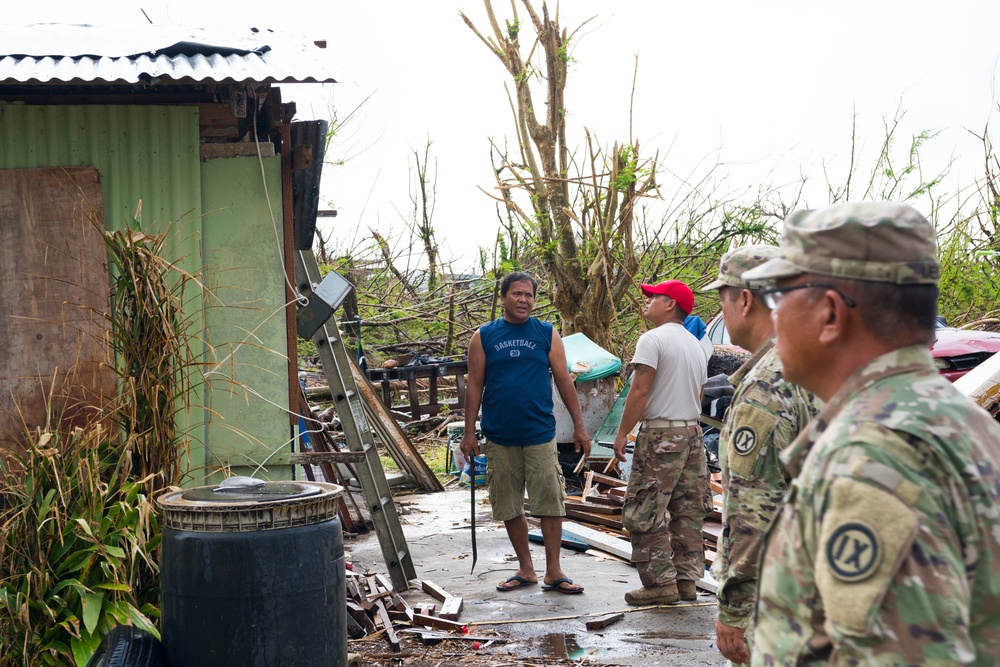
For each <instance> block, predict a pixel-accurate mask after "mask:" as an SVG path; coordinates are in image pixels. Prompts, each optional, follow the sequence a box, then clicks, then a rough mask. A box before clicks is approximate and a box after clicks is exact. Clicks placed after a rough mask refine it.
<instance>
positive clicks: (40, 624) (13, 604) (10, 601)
mask: <svg viewBox="0 0 1000 667" xmlns="http://www.w3.org/2000/svg"><path fill="white" fill-rule="evenodd" d="M104 239H105V243H106V246H107V251H108V260H109V274H110V275H111V299H110V300H109V302H110V307H109V312H107V313H102V314H101V315H103V316H104V317H105V319H106V322H107V332H108V346H109V348H110V351H111V352H113V358H114V359H115V370H116V374H117V382H118V385H117V391H116V395H115V397H114V398H113V399H112V400H111V401H110V402H109V403H108V404H107V405H104V406H102V407H101V408H98V409H95V410H94V411H93V412H92V413H91V414H90V418H89V420H88V421H87V422H86V423H84V424H83V425H78V426H75V427H72V426H68V425H64V424H63V423H61V421H60V415H58V414H53V408H52V407H51V406H52V405H55V404H56V402H53V401H51V400H50V401H49V403H50V408H49V409H50V414H49V416H48V420H47V424H46V427H45V428H40V429H36V430H35V431H34V432H25V433H24V438H23V442H22V443H21V444H23V452H24V453H23V454H15V453H11V454H10V457H9V458H8V459H6V460H2V459H0V482H2V488H0V667H13V666H14V665H26V666H27V665H30V666H32V667H35V666H37V665H52V666H60V667H61V666H73V665H77V666H82V665H85V664H86V663H87V661H88V660H89V658H90V656H91V655H92V653H93V652H94V651H95V650H96V648H97V646H98V645H99V643H100V640H101V638H102V637H103V636H104V635H105V634H107V632H109V631H110V630H111V628H113V627H114V626H116V625H120V624H129V625H136V626H138V627H141V628H144V629H146V630H149V631H150V632H153V633H154V634H156V633H157V630H156V619H157V618H158V617H159V605H160V590H159V565H158V556H157V549H158V546H159V543H160V527H159V523H158V521H157V515H156V512H155V510H154V508H153V505H152V501H151V498H152V496H153V495H154V494H155V493H156V492H157V491H158V490H160V489H163V488H164V487H166V486H170V485H173V484H176V483H177V482H178V481H179V478H180V472H181V470H180V467H181V461H182V456H183V454H184V453H185V442H186V441H185V439H184V437H183V434H182V433H180V432H179V430H178V426H177V419H176V416H177V412H178V410H180V409H183V408H184V407H185V406H186V398H187V394H188V391H189V390H190V386H191V383H190V380H189V378H190V377H191V376H192V370H193V367H194V364H195V362H196V359H195V357H194V354H193V352H192V346H191V345H190V343H189V327H188V322H187V321H186V320H185V318H184V316H183V315H182V304H183V301H184V300H183V295H184V290H185V288H186V287H187V286H188V285H189V284H191V283H192V282H193V281H195V278H194V277H193V276H190V275H188V274H185V273H184V272H182V271H180V270H179V269H178V268H177V267H176V266H174V265H173V264H171V263H169V262H167V261H166V260H165V259H163V252H164V247H165V240H164V239H165V236H150V235H147V234H144V233H143V232H142V231H141V230H140V226H139V222H138V221H137V220H133V221H132V222H131V224H129V225H127V226H126V228H125V229H124V230H122V231H116V232H104Z"/></svg>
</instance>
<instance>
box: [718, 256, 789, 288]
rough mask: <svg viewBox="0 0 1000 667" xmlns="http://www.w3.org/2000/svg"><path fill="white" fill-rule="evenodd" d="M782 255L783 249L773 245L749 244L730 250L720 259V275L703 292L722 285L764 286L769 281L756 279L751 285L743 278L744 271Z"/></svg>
mask: <svg viewBox="0 0 1000 667" xmlns="http://www.w3.org/2000/svg"><path fill="white" fill-rule="evenodd" d="M775 257H781V251H780V250H778V248H776V247H774V246H773V245H748V246H743V247H742V248H737V249H736V250H730V251H729V252H727V253H726V254H725V255H723V256H722V259H721V260H720V261H719V277H718V278H716V279H715V280H714V281H713V282H711V283H709V284H708V285H706V286H705V287H704V288H702V290H701V291H702V292H711V291H712V290H717V289H719V288H720V287H725V286H727V285H728V286H729V287H739V288H740V289H743V288H744V287H749V288H750V289H757V288H759V287H763V286H764V283H766V282H767V281H754V283H753V284H752V285H751V284H749V283H747V282H744V280H743V272H744V271H749V270H750V269H752V268H754V267H756V266H760V265H761V264H763V263H764V262H766V261H768V260H769V259H774V258H775Z"/></svg>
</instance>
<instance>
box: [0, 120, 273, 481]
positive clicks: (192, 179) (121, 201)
mask: <svg viewBox="0 0 1000 667" xmlns="http://www.w3.org/2000/svg"><path fill="white" fill-rule="evenodd" d="M198 135H199V128H198V109H197V107H195V106H173V107H167V106H111V105H106V106H103V105H95V106H36V105H21V104H3V103H0V169H22V168H31V167H59V166H93V167H96V168H97V169H98V171H99V172H100V174H101V184H102V190H103V198H104V220H105V225H106V226H107V227H108V228H111V229H120V228H121V227H122V224H123V221H125V220H127V219H130V218H131V217H132V216H133V215H134V213H135V212H136V208H137V205H138V203H139V202H140V200H141V202H142V210H141V220H142V223H143V227H144V228H145V229H148V230H149V231H150V232H151V233H157V234H158V233H162V232H163V231H164V230H166V229H167V225H171V224H172V227H171V239H172V241H171V243H170V249H171V252H172V253H173V257H171V259H174V260H176V261H177V262H178V264H179V266H180V267H181V268H182V269H184V270H186V271H189V272H191V273H193V274H200V273H201V272H202V271H203V269H204V265H205V262H206V259H205V258H206V257H210V258H215V259H216V260H217V261H219V262H221V264H220V266H228V268H232V267H233V266H234V264H228V265H227V264H226V261H224V260H223V258H225V257H227V254H228V253H230V250H231V248H229V247H228V244H230V242H231V241H232V240H234V239H239V241H240V245H241V246H242V245H244V244H245V243H246V242H247V241H251V240H252V243H251V245H253V246H254V247H255V248H256V246H257V245H259V244H269V245H268V247H269V248H270V250H271V252H270V254H267V253H263V252H260V251H259V248H257V250H256V251H255V255H254V257H260V259H262V260H264V261H267V262H268V265H267V266H266V269H265V270H263V271H262V270H261V267H255V269H256V270H255V272H254V273H253V275H252V276H249V279H252V280H254V281H255V283H254V284H255V285H257V284H258V283H257V282H256V281H258V280H259V279H260V276H261V275H264V274H266V275H268V276H270V274H273V273H274V272H275V271H277V272H279V275H280V264H278V265H274V264H275V262H277V261H278V260H277V257H278V255H277V252H278V251H277V250H274V244H275V241H274V233H273V231H272V230H271V216H270V215H269V214H268V212H267V209H266V206H264V205H260V202H262V201H263V189H262V188H261V185H260V183H261V171H260V165H259V163H258V162H257V161H256V160H253V165H254V168H255V169H256V178H251V177H250V176H248V173H247V172H248V167H247V163H248V162H249V159H246V160H244V161H239V160H232V159H230V160H224V161H217V162H219V164H213V163H212V162H209V163H204V164H203V163H202V162H200V159H199V136H198ZM266 162H267V163H268V164H267V168H266V170H265V171H266V173H267V180H268V187H269V190H270V196H271V201H272V207H273V210H275V211H276V212H277V213H276V216H277V220H278V222H279V224H280V211H281V204H280V200H281V188H280V169H279V167H278V166H277V164H278V158H270V159H269V160H267V161H266ZM203 167H205V173H204V174H203V173H202V168H203ZM228 168H233V169H234V170H235V171H234V174H233V175H232V176H229V175H228V174H227V173H226V172H227V169H228ZM215 187H219V188H221V189H222V190H224V191H225V192H224V193H222V192H211V191H206V190H205V188H209V190H211V189H213V188H215ZM239 187H245V188H246V190H244V191H240V190H236V189H232V188H239ZM231 189H232V190H231ZM236 192H239V193H240V195H241V196H239V197H237V196H234V195H233V193H236ZM244 194H245V195H246V197H245V198H244V197H242V195H244ZM220 196H221V199H222V200H223V201H229V204H227V205H228V206H229V210H228V211H227V210H224V211H218V212H213V213H212V214H211V216H210V219H211V221H212V224H213V228H212V229H211V230H210V231H208V232H207V233H206V229H205V225H206V219H205V218H204V217H203V212H204V211H206V210H208V211H212V210H213V208H218V207H219V206H220V205H223V204H222V203H220ZM230 200H231V201H230ZM204 202H209V203H210V204H211V206H206V205H204ZM264 222H266V227H264V226H263V224H264ZM251 229H252V230H253V231H252V232H251V231H250V230H251ZM227 230H228V232H227ZM237 231H238V232H239V233H241V234H248V236H245V237H244V236H237V235H236V234H235V233H231V232H237ZM264 231H266V232H267V236H266V237H261V238H260V239H258V237H257V236H256V234H258V233H261V234H263V232H264ZM215 243H218V244H221V245H219V246H218V247H216V246H214V244H215ZM233 258H234V256H232V255H230V256H229V259H230V260H233ZM270 282H273V281H272V280H271V277H268V289H270V287H271V285H270ZM279 284H280V283H279ZM262 291H263V288H262ZM277 295H278V296H277V297H276V298H277V299H279V300H281V301H283V297H284V294H283V292H281V291H279V292H277ZM189 297H190V301H189V303H188V304H187V309H188V312H189V313H191V314H193V317H192V321H193V322H194V323H195V326H196V327H198V328H200V327H202V326H204V322H205V319H206V317H207V318H208V320H209V322H210V323H211V322H213V321H214V319H213V318H215V319H217V318H218V314H215V315H213V314H212V310H211V309H209V310H207V311H206V310H205V309H204V305H205V301H204V300H203V298H202V295H201V294H200V293H199V294H195V293H191V294H190V295H189ZM272 301H274V299H272V298H270V297H267V298H265V299H264V302H265V303H262V307H270V306H272V305H273V304H272V303H271V302H272ZM208 302H211V299H209V300H208ZM206 312H207V313H208V315H207V316H206ZM252 312H256V311H252ZM258 314H259V313H258ZM249 319H252V318H246V317H242V318H241V317H237V318H235V319H229V320H226V318H222V319H221V320H219V322H220V323H222V324H223V325H224V331H225V333H223V332H212V335H211V336H210V337H208V336H207V337H206V338H211V344H212V345H217V346H222V347H224V346H226V345H227V344H228V343H229V342H238V341H241V340H243V338H245V336H246V332H239V329H240V328H241V327H246V326H249V325H250V322H249ZM272 319H274V318H272ZM252 328H253V327H252V326H251V327H250V329H251V330H252ZM264 329H265V333H264V335H263V336H261V337H259V338H258V339H254V344H255V345H257V346H259V348H260V349H270V350H274V351H276V352H277V354H271V355H269V358H268V359H265V360H260V359H255V360H253V361H252V362H251V363H262V364H263V367H262V369H261V372H262V373H263V374H264V375H265V376H267V377H268V378H273V379H274V382H278V383H280V391H278V392H273V391H271V390H268V391H265V392H263V393H265V395H268V396H269V398H270V399H271V400H274V399H275V398H276V397H277V398H279V399H280V400H276V401H275V402H276V403H278V404H279V405H280V406H287V391H286V390H285V386H286V384H287V380H286V379H285V378H286V371H285V369H286V368H287V361H286V360H285V359H283V358H282V357H280V356H278V355H282V354H284V352H285V349H286V348H285V332H284V326H283V320H282V326H281V331H280V335H277V334H276V333H275V332H274V331H273V330H272V329H273V326H271V325H267V326H265V327H264ZM227 336H229V337H230V338H228V339H227ZM205 351H206V350H202V352H205ZM238 361H239V362H240V363H243V361H242V360H239V359H238ZM269 386H270V385H269ZM255 389H256V390H257V391H261V390H260V389H257V388H255ZM190 399H191V404H192V405H196V406H203V405H205V402H204V401H205V400H209V401H211V400H212V399H211V398H208V399H206V398H205V396H204V394H203V391H202V389H201V388H199V389H197V390H196V391H195V392H194V393H193V394H192V396H191V397H190ZM275 409H277V408H275ZM224 412H225V411H224ZM230 412H231V414H230V415H225V414H224V415H223V416H228V417H229V419H221V418H219V417H211V418H208V414H209V412H208V411H205V410H192V412H191V413H189V414H188V415H187V416H186V420H187V423H186V424H182V427H184V428H186V429H187V432H188V433H189V434H190V435H191V436H192V443H191V450H190V461H189V462H188V468H189V470H190V473H191V477H190V478H189V479H188V480H187V482H186V484H199V483H202V482H203V475H204V474H206V473H211V472H212V471H213V470H214V469H215V466H216V465H218V463H219V462H220V460H224V461H231V462H233V463H237V462H238V460H239V459H240V456H239V455H238V454H239V450H240V447H239V446H238V445H237V444H235V443H234V441H233V440H232V435H233V434H234V433H237V432H240V431H244V432H247V433H251V432H252V431H253V430H254V427H255V426H258V424H257V422H256V420H255V419H251V420H250V423H247V424H243V423H241V421H242V420H245V419H246V417H247V415H252V414H253V410H246V409H243V410H235V411H230ZM276 421H277V423H278V424H279V425H280V426H279V427H278V428H279V429H280V432H281V434H282V436H283V437H287V433H288V426H287V424H288V421H287V418H282V419H279V420H276ZM272 430H273V429H272ZM254 437H256V438H258V439H260V440H261V441H264V440H268V445H272V446H276V445H277V443H272V442H271V440H273V438H274V436H273V434H272V433H263V434H260V435H257V434H254ZM216 441H218V442H219V443H220V447H221V450H222V454H221V455H220V454H218V453H213V451H212V450H214V443H215V442H216ZM244 442H248V443H249V442H252V440H246V439H244ZM206 445H207V449H206ZM243 454H244V455H245V456H248V457H250V459H251V460H254V461H256V460H257V459H258V454H259V446H258V445H254V446H253V447H250V446H248V447H247V450H246V451H245V452H243ZM279 462H281V463H287V454H285V453H284V452H282V458H280V459H278V460H276V459H274V458H271V459H270V460H269V463H270V464H272V465H271V466H269V468H268V472H267V473H263V476H267V477H271V478H277V479H287V478H288V477H289V475H290V469H289V470H285V469H282V466H278V467H277V468H276V467H274V466H273V464H275V463H279Z"/></svg>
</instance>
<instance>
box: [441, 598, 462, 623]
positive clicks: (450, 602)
mask: <svg viewBox="0 0 1000 667" xmlns="http://www.w3.org/2000/svg"><path fill="white" fill-rule="evenodd" d="M460 613H462V598H461V597H458V596H455V595H449V596H448V597H447V598H445V600H444V602H443V603H442V604H441V611H439V612H438V616H439V617H441V618H443V619H446V620H449V621H457V620H458V615H459V614H460Z"/></svg>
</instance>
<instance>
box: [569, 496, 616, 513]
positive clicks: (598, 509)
mask: <svg viewBox="0 0 1000 667" xmlns="http://www.w3.org/2000/svg"><path fill="white" fill-rule="evenodd" d="M566 508H567V509H569V508H572V509H575V510H576V511H577V512H589V513H590V514H610V515H611V516H621V513H622V508H621V506H619V505H601V504H599V503H590V502H583V503H575V502H572V501H569V500H567V501H566Z"/></svg>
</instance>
